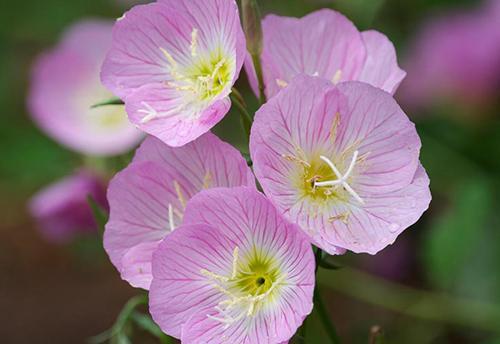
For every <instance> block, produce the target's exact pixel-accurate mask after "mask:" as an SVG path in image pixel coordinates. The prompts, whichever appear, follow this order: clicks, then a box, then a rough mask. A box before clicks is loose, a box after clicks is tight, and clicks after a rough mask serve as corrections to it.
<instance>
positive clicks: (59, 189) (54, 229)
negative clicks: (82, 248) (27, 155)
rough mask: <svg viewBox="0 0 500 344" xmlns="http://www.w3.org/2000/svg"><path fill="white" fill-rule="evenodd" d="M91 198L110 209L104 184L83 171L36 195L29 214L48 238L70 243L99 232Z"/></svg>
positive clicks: (54, 241) (52, 240) (93, 175)
mask: <svg viewBox="0 0 500 344" xmlns="http://www.w3.org/2000/svg"><path fill="white" fill-rule="evenodd" d="M88 196H91V197H92V199H93V200H94V201H96V202H97V204H99V205H100V206H102V207H103V208H107V203H106V186H105V183H104V182H103V181H102V180H101V179H100V178H99V177H97V176H96V175H95V174H93V173H91V172H89V171H84V170H81V171H78V172H77V173H75V174H73V175H71V176H68V177H65V178H63V179H61V180H59V181H57V182H55V183H53V184H50V185H49V186H46V187H45V188H43V189H42V190H40V191H39V192H38V193H36V194H35V195H34V196H33V198H32V199H31V200H30V202H29V211H30V213H31V215H32V216H33V218H34V219H35V220H36V221H37V224H38V227H39V229H40V232H41V234H42V235H43V237H44V238H45V239H47V240H48V241H50V242H53V243H67V242H69V241H71V240H72V239H74V238H75V237H77V236H79V235H84V234H93V233H96V232H97V224H96V223H95V220H94V217H93V216H92V211H91V209H90V206H89V204H88V201H87V197H88Z"/></svg>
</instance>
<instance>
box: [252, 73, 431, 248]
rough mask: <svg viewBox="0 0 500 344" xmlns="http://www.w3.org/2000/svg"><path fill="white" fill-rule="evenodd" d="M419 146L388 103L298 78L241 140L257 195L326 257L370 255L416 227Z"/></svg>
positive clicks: (363, 89)
mask: <svg viewBox="0 0 500 344" xmlns="http://www.w3.org/2000/svg"><path fill="white" fill-rule="evenodd" d="M420 145H421V144H420V139H419V137H418V135H417V132H416V130H415V126H414V125H413V123H411V122H410V120H409V119H408V117H407V116H406V115H405V113H404V112H403V111H402V110H401V108H400V107H399V106H398V105H397V103H396V102H395V101H394V99H393V98H392V97H391V95H390V94H388V93H386V92H384V91H382V90H380V89H378V88H375V87H373V86H370V85H368V84H365V83H361V82H353V81H350V82H344V83H340V84H338V85H337V86H335V85H333V84H332V83H331V82H329V81H328V80H325V79H321V78H316V77H310V76H305V75H300V76H298V77H296V78H295V79H294V80H293V81H292V82H291V83H290V85H289V86H288V87H287V88H285V89H284V90H282V91H281V92H280V93H279V94H278V95H277V96H275V97H273V98H271V99H270V100H269V101H268V103H267V104H265V105H264V106H262V108H261V109H260V110H259V111H258V112H257V114H256V115H255V122H254V125H253V127H252V133H251V138H250V152H251V155H252V160H253V162H254V171H255V175H256V176H257V179H258V180H259V182H260V184H261V185H262V188H263V189H264V192H265V193H266V195H267V196H268V197H269V198H270V199H271V200H272V201H273V202H274V204H275V205H276V206H277V207H278V209H280V210H281V211H282V212H283V213H284V214H285V215H286V216H287V217H288V218H289V219H290V220H291V221H292V222H295V223H298V224H299V226H301V227H302V229H303V230H304V231H305V233H307V234H308V235H309V236H310V237H311V238H312V240H313V242H314V243H315V244H316V245H317V246H319V247H320V248H322V249H324V250H325V251H327V252H329V253H330V254H338V253H343V251H344V250H345V249H347V250H351V251H354V252H356V253H360V252H366V253H371V254H375V253H377V252H378V251H380V250H382V249H383V248H384V247H386V246H387V245H389V244H391V243H393V242H394V240H395V239H396V237H397V236H398V235H399V234H400V233H401V232H402V231H403V230H404V229H406V228H407V227H409V226H410V225H412V224H413V223H414V222H415V221H417V220H418V219H419V218H420V216H421V215H422V213H423V212H424V211H425V210H426V209H427V207H428V205H429V202H430V199H431V196H430V192H429V179H428V177H427V175H426V173H425V171H424V169H423V167H422V166H421V165H420V162H419V152H420Z"/></svg>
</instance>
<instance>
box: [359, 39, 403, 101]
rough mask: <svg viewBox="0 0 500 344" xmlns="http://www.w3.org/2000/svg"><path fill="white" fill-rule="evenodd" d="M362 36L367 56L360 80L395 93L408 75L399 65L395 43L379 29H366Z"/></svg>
mask: <svg viewBox="0 0 500 344" xmlns="http://www.w3.org/2000/svg"><path fill="white" fill-rule="evenodd" d="M361 36H362V37H363V42H364V43H365V45H366V50H367V56H366V61H365V64H364V66H363V70H362V72H361V74H360V76H359V79H358V80H359V81H363V82H366V83H368V84H370V85H372V86H375V87H379V88H381V89H383V90H384V91H386V92H389V93H391V94H394V93H395V92H396V90H397V88H398V87H399V84H401V81H403V79H404V78H405V76H406V72H405V71H403V70H402V69H401V68H399V66H398V61H397V57H396V50H395V49H394V45H393V44H392V42H391V41H389V39H388V38H387V37H386V36H385V35H383V34H381V33H380V32H378V31H374V30H370V31H364V32H362V33H361Z"/></svg>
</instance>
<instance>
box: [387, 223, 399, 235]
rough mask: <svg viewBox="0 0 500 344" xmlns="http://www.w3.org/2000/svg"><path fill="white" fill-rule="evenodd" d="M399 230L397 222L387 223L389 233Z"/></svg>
mask: <svg viewBox="0 0 500 344" xmlns="http://www.w3.org/2000/svg"><path fill="white" fill-rule="evenodd" d="M398 230H399V225H398V224H397V223H391V224H390V225H389V231H390V232H391V233H394V232H397V231H398Z"/></svg>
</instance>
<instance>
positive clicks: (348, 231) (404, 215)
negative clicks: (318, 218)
mask: <svg viewBox="0 0 500 344" xmlns="http://www.w3.org/2000/svg"><path fill="white" fill-rule="evenodd" d="M364 201H365V206H364V207H362V208H357V207H350V208H349V209H348V210H349V213H350V215H349V219H348V222H347V224H345V223H343V222H342V221H335V222H334V223H327V222H326V221H324V222H323V225H322V226H321V228H322V230H321V234H320V235H321V238H322V239H321V240H322V241H323V242H329V243H334V245H339V246H342V247H345V248H347V249H349V250H351V251H353V252H356V253H361V252H366V253H370V254H376V253H377V252H379V251H380V250H382V249H384V248H385V247H386V246H387V245H390V244H392V243H393V242H394V241H395V240H396V238H397V237H398V236H399V234H401V233H402V232H403V230H405V229H406V228H408V227H409V226H411V225H412V224H414V223H415V222H416V221H417V220H418V219H419V218H420V217H421V216H422V214H423V213H424V212H425V211H426V210H427V208H428V206H429V203H430V201H431V194H430V190H429V178H428V177H427V174H426V173H425V170H424V168H423V167H422V166H421V165H419V167H418V168H417V171H416V173H415V176H414V179H413V181H412V182H411V184H410V185H408V186H407V187H405V188H403V189H400V190H397V191H393V192H388V193H383V194H373V195H370V196H366V197H365V198H364ZM338 212H339V211H338V210H337V209H335V210H334V209H331V213H330V216H335V215H337V214H338Z"/></svg>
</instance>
